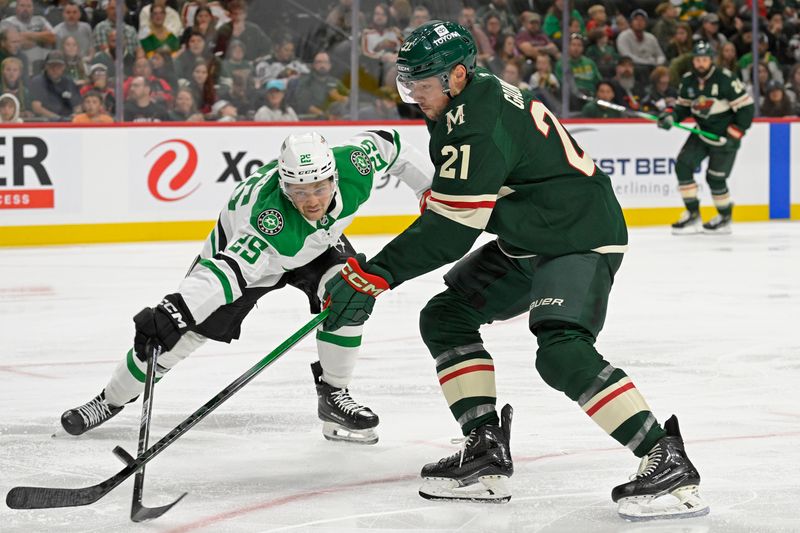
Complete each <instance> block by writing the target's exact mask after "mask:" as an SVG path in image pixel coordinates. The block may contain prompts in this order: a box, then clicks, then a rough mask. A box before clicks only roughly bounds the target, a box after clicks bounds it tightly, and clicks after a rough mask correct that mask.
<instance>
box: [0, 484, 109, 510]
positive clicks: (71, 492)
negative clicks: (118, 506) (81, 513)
mask: <svg viewBox="0 0 800 533" xmlns="http://www.w3.org/2000/svg"><path fill="white" fill-rule="evenodd" d="M105 494H106V491H105V490H103V488H102V487H100V486H98V485H95V486H93V487H87V488H85V489H58V488H48V487H14V488H13V489H11V490H10V491H9V492H8V494H7V495H6V505H8V507H9V508H11V509H50V508H54V507H79V506H81V505H89V504H92V503H94V502H96V501H97V500H99V499H100V498H102V497H103V496H104V495H105Z"/></svg>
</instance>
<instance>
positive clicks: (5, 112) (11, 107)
mask: <svg viewBox="0 0 800 533" xmlns="http://www.w3.org/2000/svg"><path fill="white" fill-rule="evenodd" d="M20 123H22V119H21V118H20V116H19V102H18V101H17V97H16V96H14V95H13V94H10V93H3V94H0V124H20Z"/></svg>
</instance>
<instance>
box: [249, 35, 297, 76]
mask: <svg viewBox="0 0 800 533" xmlns="http://www.w3.org/2000/svg"><path fill="white" fill-rule="evenodd" d="M308 72H309V68H308V65H306V64H305V63H304V62H302V61H300V60H299V59H297V58H296V57H295V55H294V43H293V42H292V40H291V39H290V38H289V37H284V38H283V39H281V40H280V41H279V42H278V44H277V45H276V46H275V53H274V54H272V55H271V56H268V57H266V58H264V59H263V60H262V61H259V62H258V63H257V64H256V66H255V80H256V86H258V87H264V86H265V85H266V84H267V82H269V81H270V80H275V79H288V78H296V77H298V76H300V75H301V74H308Z"/></svg>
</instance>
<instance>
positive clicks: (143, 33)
mask: <svg viewBox="0 0 800 533" xmlns="http://www.w3.org/2000/svg"><path fill="white" fill-rule="evenodd" d="M156 8H161V9H162V10H163V11H164V16H163V17H162V18H163V20H161V21H160V22H159V23H158V24H159V25H161V26H164V30H159V33H163V34H166V33H171V34H173V35H175V36H179V35H182V34H183V22H182V21H181V16H180V15H179V14H178V12H177V11H176V10H175V9H174V8H172V7H171V6H168V5H167V1H166V0H153V2H152V3H150V2H148V3H147V5H145V6H143V7H142V8H141V9H140V10H139V39H140V40H143V39H145V38H146V37H147V36H148V35H150V34H152V33H153V31H152V27H153V19H154V18H159V17H156V16H155V15H154V10H155V9H156ZM145 51H146V50H145ZM173 51H174V50H173Z"/></svg>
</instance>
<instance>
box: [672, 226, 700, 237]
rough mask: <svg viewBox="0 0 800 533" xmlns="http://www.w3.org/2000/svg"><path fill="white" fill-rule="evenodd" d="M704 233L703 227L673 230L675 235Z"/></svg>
mask: <svg viewBox="0 0 800 533" xmlns="http://www.w3.org/2000/svg"><path fill="white" fill-rule="evenodd" d="M701 233H703V226H701V225H699V224H698V225H696V226H688V227H685V228H672V234H673V235H699V234H701Z"/></svg>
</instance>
